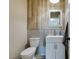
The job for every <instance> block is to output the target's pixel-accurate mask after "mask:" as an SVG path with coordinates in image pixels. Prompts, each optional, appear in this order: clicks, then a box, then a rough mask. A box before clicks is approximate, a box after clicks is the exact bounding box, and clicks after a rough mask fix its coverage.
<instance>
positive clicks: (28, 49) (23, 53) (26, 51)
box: [21, 47, 36, 56]
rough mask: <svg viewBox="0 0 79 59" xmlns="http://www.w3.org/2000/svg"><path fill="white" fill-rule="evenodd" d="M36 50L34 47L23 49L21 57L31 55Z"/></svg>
mask: <svg viewBox="0 0 79 59" xmlns="http://www.w3.org/2000/svg"><path fill="white" fill-rule="evenodd" d="M35 50H36V48H35V47H29V48H27V49H25V50H24V51H23V52H22V53H21V56H24V55H32V54H33V53H34V52H35Z"/></svg>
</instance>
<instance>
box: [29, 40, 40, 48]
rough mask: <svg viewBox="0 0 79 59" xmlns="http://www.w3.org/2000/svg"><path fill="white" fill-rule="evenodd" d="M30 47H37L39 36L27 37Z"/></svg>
mask: <svg viewBox="0 0 79 59" xmlns="http://www.w3.org/2000/svg"><path fill="white" fill-rule="evenodd" d="M29 39H30V46H31V47H38V46H39V41H40V38H29Z"/></svg>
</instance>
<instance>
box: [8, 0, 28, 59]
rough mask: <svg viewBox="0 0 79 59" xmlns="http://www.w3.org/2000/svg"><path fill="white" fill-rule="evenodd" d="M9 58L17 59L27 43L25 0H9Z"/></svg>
mask: <svg viewBox="0 0 79 59" xmlns="http://www.w3.org/2000/svg"><path fill="white" fill-rule="evenodd" d="M9 6H10V11H9V12H10V21H9V25H10V27H9V28H10V30H9V31H10V34H9V35H10V38H9V40H10V41H9V42H10V43H9V45H10V46H9V49H10V50H9V53H10V54H9V59H18V57H19V54H20V53H21V51H22V50H23V49H24V46H25V44H26V43H27V31H26V28H27V26H26V24H27V23H26V22H27V4H26V0H10V5H9Z"/></svg>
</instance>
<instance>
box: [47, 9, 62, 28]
mask: <svg viewBox="0 0 79 59" xmlns="http://www.w3.org/2000/svg"><path fill="white" fill-rule="evenodd" d="M49 17H50V18H49V21H48V24H49V27H50V28H56V29H57V28H59V29H60V28H62V11H61V10H50V11H49Z"/></svg>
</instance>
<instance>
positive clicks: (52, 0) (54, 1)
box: [50, 0, 60, 4]
mask: <svg viewBox="0 0 79 59" xmlns="http://www.w3.org/2000/svg"><path fill="white" fill-rule="evenodd" d="M50 2H51V3H54V4H56V3H59V2H60V0H50Z"/></svg>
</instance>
